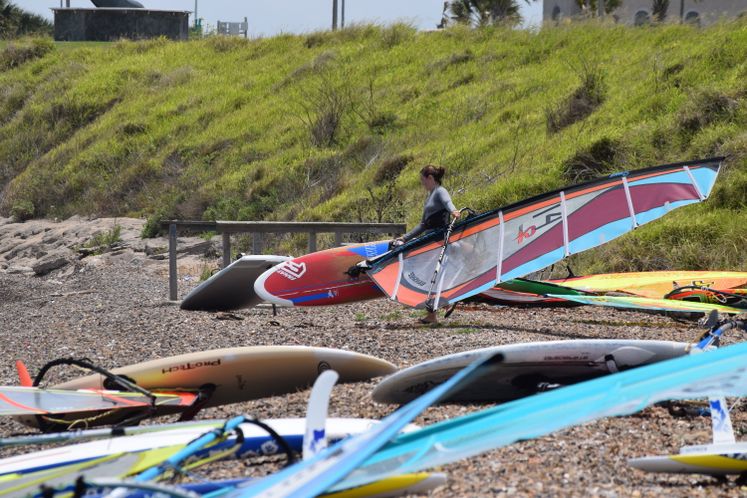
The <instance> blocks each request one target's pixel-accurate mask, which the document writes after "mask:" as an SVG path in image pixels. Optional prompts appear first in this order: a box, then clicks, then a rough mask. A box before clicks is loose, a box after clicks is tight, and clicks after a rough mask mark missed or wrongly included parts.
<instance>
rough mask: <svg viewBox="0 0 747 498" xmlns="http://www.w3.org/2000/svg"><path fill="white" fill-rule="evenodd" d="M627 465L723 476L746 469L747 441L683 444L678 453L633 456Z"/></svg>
mask: <svg viewBox="0 0 747 498" xmlns="http://www.w3.org/2000/svg"><path fill="white" fill-rule="evenodd" d="M628 464H629V465H630V466H632V467H635V468H636V469H640V470H644V471H646V472H666V473H672V474H706V475H715V476H724V475H730V474H744V473H745V472H747V442H743V443H733V444H709V445H703V446H685V447H684V448H682V449H681V450H680V453H679V454H678V455H662V456H647V457H641V458H632V459H630V460H628Z"/></svg>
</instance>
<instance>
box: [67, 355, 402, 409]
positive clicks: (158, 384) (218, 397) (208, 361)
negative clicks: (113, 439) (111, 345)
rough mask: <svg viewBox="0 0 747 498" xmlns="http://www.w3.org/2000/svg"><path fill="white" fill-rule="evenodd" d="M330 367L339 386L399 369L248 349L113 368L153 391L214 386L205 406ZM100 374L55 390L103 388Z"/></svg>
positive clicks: (360, 358)
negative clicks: (337, 375)
mask: <svg viewBox="0 0 747 498" xmlns="http://www.w3.org/2000/svg"><path fill="white" fill-rule="evenodd" d="M328 369H332V370H335V371H336V372H337V373H338V374H340V379H339V382H360V381H365V380H368V379H371V378H373V377H379V376H382V375H387V374H389V373H392V372H394V371H395V370H396V367H395V366H394V365H393V364H392V363H389V362H388V361H385V360H382V359H379V358H375V357H373V356H369V355H365V354H360V353H354V352H352V351H343V350H340V349H330V348H318V347H307V346H248V347H237V348H226V349H214V350H211V351H203V352H199V353H189V354H184V355H179V356H171V357H168V358H161V359H157V360H151V361H146V362H143V363H138V364H135V365H130V366H127V367H122V368H115V369H112V370H111V371H112V373H115V374H117V375H123V376H126V377H128V378H129V379H131V380H133V381H134V382H135V383H136V384H137V385H139V386H140V387H143V388H145V389H149V390H156V391H168V390H172V391H173V390H196V389H200V388H202V387H203V386H205V385H208V384H210V385H213V386H214V387H215V390H214V392H213V394H212V395H211V396H210V399H209V400H208V402H207V403H206V404H205V405H204V406H206V407H207V406H217V405H223V404H227V403H238V402H241V401H248V400H251V399H259V398H264V397H267V396H275V395H281V394H287V393H292V392H296V391H298V390H299V389H305V388H307V387H310V386H311V385H312V384H313V383H314V380H316V378H317V376H318V375H319V373H321V372H323V371H324V370H328ZM102 387H105V382H104V378H103V377H102V376H101V375H98V374H95V375H88V376H85V377H81V378H78V379H74V380H71V381H69V382H65V383H63V384H59V385H57V386H55V388H58V389H100V388H102Z"/></svg>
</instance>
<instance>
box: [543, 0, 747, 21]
mask: <svg viewBox="0 0 747 498" xmlns="http://www.w3.org/2000/svg"><path fill="white" fill-rule="evenodd" d="M652 7H653V0H622V6H621V7H620V8H618V9H617V10H616V11H615V12H614V13H613V16H614V18H615V19H616V20H617V22H620V23H623V24H635V19H636V14H638V13H646V14H648V17H649V18H651V19H652V18H653V8H652ZM554 9H555V11H558V10H559V11H560V12H561V14H562V17H573V16H576V15H578V14H580V12H581V11H580V9H579V8H578V6H577V5H576V2H575V0H543V6H542V19H543V20H544V21H552V20H553V16H552V13H553V11H554ZM681 10H682V11H683V16H684V17H685V18H686V19H687V18H688V17H690V18H692V19H697V20H699V22H700V24H701V25H702V26H706V25H708V24H713V23H714V22H716V21H718V20H719V19H722V18H727V19H728V18H732V19H733V18H735V17H737V16H739V15H747V0H700V1H698V0H669V9H668V10H667V17H666V21H667V22H679V20H680V11H681Z"/></svg>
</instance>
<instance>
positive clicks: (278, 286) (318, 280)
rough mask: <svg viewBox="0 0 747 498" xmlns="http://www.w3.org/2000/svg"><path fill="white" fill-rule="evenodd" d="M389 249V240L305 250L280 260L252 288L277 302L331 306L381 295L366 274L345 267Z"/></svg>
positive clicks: (272, 301) (266, 298) (280, 304)
mask: <svg viewBox="0 0 747 498" xmlns="http://www.w3.org/2000/svg"><path fill="white" fill-rule="evenodd" d="M388 250H389V242H388V241H379V242H371V243H367V244H351V245H347V246H342V247H334V248H332V249H327V250H324V251H318V252H315V253H311V254H307V255H305V256H301V257H298V258H294V259H292V260H290V261H286V262H285V263H281V264H279V265H277V266H276V267H274V268H271V269H269V270H267V271H266V272H265V273H263V274H262V275H260V276H259V278H257V281H256V282H255V284H254V290H255V292H256V293H257V295H258V296H259V297H261V298H262V299H264V300H265V301H267V302H269V303H273V304H277V305H279V306H330V305H335V304H344V303H350V302H355V301H364V300H366V299H374V298H379V297H384V294H383V293H382V292H381V290H379V288H378V287H377V286H376V284H375V283H374V282H373V281H372V280H371V279H369V278H368V277H367V276H366V275H365V274H361V275H359V276H357V277H353V276H351V275H349V274H348V273H347V271H348V270H349V269H350V268H351V267H353V266H355V265H356V264H357V263H359V262H361V261H363V260H365V259H369V258H374V257H376V256H380V255H381V254H384V253H385V252H387V251H388Z"/></svg>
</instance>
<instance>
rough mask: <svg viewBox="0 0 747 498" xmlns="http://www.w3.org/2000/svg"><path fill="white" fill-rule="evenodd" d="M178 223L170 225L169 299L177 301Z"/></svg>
mask: <svg viewBox="0 0 747 498" xmlns="http://www.w3.org/2000/svg"><path fill="white" fill-rule="evenodd" d="M176 297H177V296H176V224H175V223H171V224H170V225H169V299H170V300H171V301H176Z"/></svg>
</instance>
